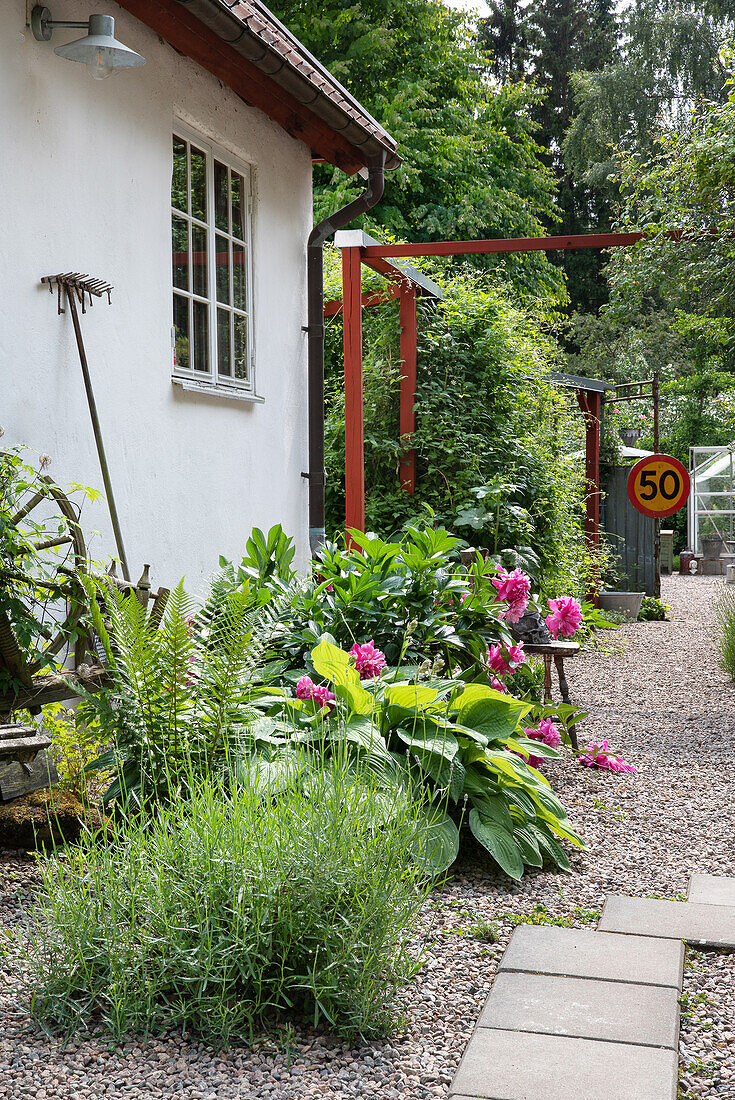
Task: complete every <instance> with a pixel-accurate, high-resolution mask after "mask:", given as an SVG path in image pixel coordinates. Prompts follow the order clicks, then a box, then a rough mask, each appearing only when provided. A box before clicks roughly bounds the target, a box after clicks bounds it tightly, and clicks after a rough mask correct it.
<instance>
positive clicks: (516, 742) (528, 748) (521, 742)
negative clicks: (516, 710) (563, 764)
mask: <svg viewBox="0 0 735 1100" xmlns="http://www.w3.org/2000/svg"><path fill="white" fill-rule="evenodd" d="M503 744H504V745H505V747H506V749H508V750H509V751H510V750H513V751H515V752H524V753H530V754H531V755H532V756H542V757H543V758H544V759H545V760H558V759H559V757H560V756H561V753H560V752H559V750H558V749H552V748H551V746H550V745H545V744H544V743H543V741H534V740H533V738H531V737H517V738H516V737H509V738H508V739H507V741H504V742H503Z"/></svg>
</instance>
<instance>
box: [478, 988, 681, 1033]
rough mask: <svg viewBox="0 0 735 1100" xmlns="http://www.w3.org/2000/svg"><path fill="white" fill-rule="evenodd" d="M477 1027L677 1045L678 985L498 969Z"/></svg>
mask: <svg viewBox="0 0 735 1100" xmlns="http://www.w3.org/2000/svg"><path fill="white" fill-rule="evenodd" d="M478 1026H479V1027H480V1028H483V1027H491V1028H500V1029H503V1030H506V1031H533V1032H538V1033H542V1034H545V1035H568V1036H570V1037H572V1038H578V1039H604V1040H605V1041H607V1042H610V1043H635V1044H638V1045H640V1046H649V1047H669V1048H670V1049H671V1050H675V1049H676V1045H677V1042H678V1033H679V1012H678V990H677V989H671V988H666V987H664V986H656V985H633V984H626V983H624V982H616V983H615V984H614V985H613V984H611V983H610V982H606V981H597V980H595V979H590V978H562V977H558V976H556V975H551V974H519V973H515V974H502V973H501V974H498V975H497V977H496V979H495V981H494V982H493V988H492V992H491V993H490V996H489V997H488V999H487V1002H486V1004H485V1008H484V1009H483V1011H482V1015H481V1016H480V1021H479V1024H478Z"/></svg>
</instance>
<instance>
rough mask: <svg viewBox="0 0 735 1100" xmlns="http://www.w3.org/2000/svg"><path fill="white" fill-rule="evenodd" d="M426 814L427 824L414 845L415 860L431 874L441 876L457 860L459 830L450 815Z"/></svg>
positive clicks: (430, 812)
mask: <svg viewBox="0 0 735 1100" xmlns="http://www.w3.org/2000/svg"><path fill="white" fill-rule="evenodd" d="M424 813H425V820H426V824H425V826H424V828H422V830H421V832H420V834H419V837H418V839H417V842H416V844H415V845H414V849H413V853H414V858H415V859H416V861H417V862H418V863H419V865H420V866H422V867H423V868H424V869H425V870H426V871H427V872H428V873H429V874H431V875H439V874H441V873H442V871H446V870H447V868H448V867H451V865H452V864H453V863H454V861H455V859H456V858H457V853H458V851H459V830H458V829H457V826H456V825H455V824H454V822H453V821H452V819H451V817H449V815H448V814H442V813H436V812H433V813H432V811H431V810H427V811H424Z"/></svg>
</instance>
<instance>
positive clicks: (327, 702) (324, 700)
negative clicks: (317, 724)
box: [296, 676, 337, 710]
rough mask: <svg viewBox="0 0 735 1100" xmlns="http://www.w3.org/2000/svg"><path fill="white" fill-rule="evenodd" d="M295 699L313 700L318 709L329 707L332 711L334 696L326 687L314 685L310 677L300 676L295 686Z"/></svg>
mask: <svg viewBox="0 0 735 1100" xmlns="http://www.w3.org/2000/svg"><path fill="white" fill-rule="evenodd" d="M296 698H297V699H313V701H314V702H315V703H318V704H319V706H320V707H329V709H330V710H334V705H335V700H336V698H337V697H336V695H335V694H334V692H333V691H330V690H329V688H327V687H321V686H320V685H319V684H315V683H314V681H313V680H312V679H311V677H310V676H302V677H301V679H300V680H299V682H298V684H297V685H296Z"/></svg>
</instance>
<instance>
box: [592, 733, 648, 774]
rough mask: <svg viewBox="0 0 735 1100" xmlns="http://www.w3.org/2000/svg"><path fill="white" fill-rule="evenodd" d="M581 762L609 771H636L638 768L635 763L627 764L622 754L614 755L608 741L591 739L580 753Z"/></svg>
mask: <svg viewBox="0 0 735 1100" xmlns="http://www.w3.org/2000/svg"><path fill="white" fill-rule="evenodd" d="M579 762H580V764H584V766H585V767H586V768H602V769H604V770H605V771H609V772H632V773H634V774H635V772H637V771H638V769H637V768H636V767H635V766H634V765H633V764H626V762H625V761H624V760H623V758H622V757H621V756H613V754H612V753H611V752H609V745H608V743H607V741H606V740H605V741H590V743H589V745H588V746H587V748H586V749H584V750H583V751H582V752H581V753H580V754H579Z"/></svg>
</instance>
